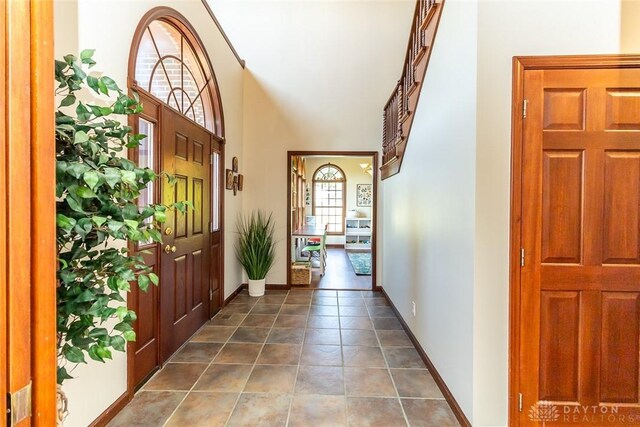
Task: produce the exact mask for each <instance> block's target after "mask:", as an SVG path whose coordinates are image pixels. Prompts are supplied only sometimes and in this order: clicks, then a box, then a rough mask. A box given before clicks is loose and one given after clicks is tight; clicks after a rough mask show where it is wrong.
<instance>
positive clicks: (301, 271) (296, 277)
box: [291, 263, 311, 285]
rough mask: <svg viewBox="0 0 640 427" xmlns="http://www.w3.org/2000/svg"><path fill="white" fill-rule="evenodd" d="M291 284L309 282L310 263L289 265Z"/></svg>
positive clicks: (305, 283)
mask: <svg viewBox="0 0 640 427" xmlns="http://www.w3.org/2000/svg"><path fill="white" fill-rule="evenodd" d="M291 284H292V285H309V284H311V265H309V263H295V264H293V265H292V266H291Z"/></svg>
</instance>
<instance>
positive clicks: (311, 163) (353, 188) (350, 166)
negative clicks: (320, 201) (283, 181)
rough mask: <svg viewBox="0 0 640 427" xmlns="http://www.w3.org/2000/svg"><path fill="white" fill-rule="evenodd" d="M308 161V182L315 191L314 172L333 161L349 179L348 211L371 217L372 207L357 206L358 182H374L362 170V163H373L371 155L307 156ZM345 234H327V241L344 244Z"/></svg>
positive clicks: (307, 211)
mask: <svg viewBox="0 0 640 427" xmlns="http://www.w3.org/2000/svg"><path fill="white" fill-rule="evenodd" d="M305 159H306V162H307V175H306V179H307V184H308V185H309V186H310V187H311V191H312V193H313V174H314V172H315V171H316V170H317V169H318V168H319V167H320V166H322V165H325V164H327V163H331V164H333V165H336V166H338V167H340V169H342V170H343V171H344V174H345V177H346V179H347V185H346V208H345V209H346V211H349V210H352V209H354V210H356V211H357V213H358V216H359V217H362V218H371V211H372V209H371V208H368V207H362V206H357V204H356V200H357V198H356V192H357V188H358V184H372V183H373V177H372V176H371V175H369V174H368V173H366V172H363V171H362V168H361V167H360V163H371V162H372V161H373V159H372V158H371V157H305ZM306 214H307V215H313V209H312V207H308V208H307V209H306ZM344 242H345V236H344V234H343V235H341V236H327V243H328V244H330V245H344Z"/></svg>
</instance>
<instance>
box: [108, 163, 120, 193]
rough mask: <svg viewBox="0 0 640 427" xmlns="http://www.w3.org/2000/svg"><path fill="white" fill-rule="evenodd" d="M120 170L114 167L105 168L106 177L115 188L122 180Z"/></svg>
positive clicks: (110, 185)
mask: <svg viewBox="0 0 640 427" xmlns="http://www.w3.org/2000/svg"><path fill="white" fill-rule="evenodd" d="M120 177H121V174H120V170H119V169H114V168H104V179H105V181H107V184H108V185H109V187H111V188H114V187H115V186H116V184H118V183H119V182H120Z"/></svg>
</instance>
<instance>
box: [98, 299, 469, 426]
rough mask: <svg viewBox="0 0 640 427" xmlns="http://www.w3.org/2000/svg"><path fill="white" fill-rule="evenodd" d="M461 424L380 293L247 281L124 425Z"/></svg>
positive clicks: (139, 399) (155, 381)
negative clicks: (256, 291) (255, 288)
mask: <svg viewBox="0 0 640 427" xmlns="http://www.w3.org/2000/svg"><path fill="white" fill-rule="evenodd" d="M163 425H165V426H186V425H188V426H224V425H227V426H314V427H317V426H332V427H333V426H347V425H348V426H365V425H366V426H381V427H382V426H384V427H393V426H407V425H409V426H434V427H435V426H437V427H445V426H456V425H458V423H457V421H456V419H455V417H454V415H453V413H452V412H451V410H450V409H449V406H448V405H447V402H446V401H445V400H444V398H443V396H442V394H441V392H440V390H439V389H438V387H437V386H436V384H435V382H434V381H433V379H432V377H431V375H430V374H429V372H428V371H427V370H426V368H425V366H424V364H423V362H422V360H421V358H420V356H419V355H418V352H417V351H416V350H415V348H414V347H413V346H412V343H411V341H410V340H409V338H408V336H407V335H406V334H405V332H404V331H403V330H402V325H401V324H400V322H399V321H398V319H397V318H396V316H395V314H394V312H393V310H392V309H391V307H389V306H388V303H387V301H386V299H385V298H384V297H382V295H381V294H379V293H373V292H358V291H329V290H316V291H309V290H292V291H267V294H266V295H265V296H264V297H261V298H252V297H250V296H249V295H248V293H247V292H246V291H242V292H241V293H240V294H239V295H238V296H236V298H235V299H234V300H233V301H232V302H231V304H229V305H228V306H226V307H225V308H224V309H223V310H222V311H221V312H220V313H218V315H216V317H215V318H214V319H213V320H212V321H211V322H209V323H208V324H207V325H205V326H204V327H203V328H202V329H201V330H200V331H199V332H198V333H197V334H196V335H195V336H194V337H193V338H192V339H191V340H190V342H189V343H187V344H186V345H185V347H184V348H183V349H182V350H180V351H179V352H178V353H177V354H176V355H175V356H174V357H173V358H172V359H171V361H170V362H169V363H168V364H166V365H165V367H164V368H163V369H162V370H161V371H159V372H158V373H157V374H156V375H155V376H154V377H153V378H152V379H151V380H150V381H149V382H148V383H147V384H146V385H145V386H144V387H143V388H142V390H141V391H139V392H138V393H137V395H136V397H135V398H134V400H133V401H132V402H131V403H130V404H129V405H128V406H127V407H126V408H125V409H124V410H123V411H122V412H121V413H120V414H119V415H118V416H117V417H116V418H115V419H114V420H113V421H112V422H111V423H110V424H109V426H111V427H115V426H123V427H124V426H149V427H153V426H163Z"/></svg>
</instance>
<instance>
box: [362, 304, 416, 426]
mask: <svg viewBox="0 0 640 427" xmlns="http://www.w3.org/2000/svg"><path fill="white" fill-rule="evenodd" d="M365 305H366V302H365ZM366 307H367V312H368V313H369V318H370V319H371V323H372V324H373V317H371V311H369V306H368V305H366ZM396 319H397V317H396ZM373 331H374V333H375V334H376V339H377V340H378V344H379V345H380V353H382V357H383V359H384V364H385V365H387V373H388V374H389V377H390V378H391V383H392V384H393V388H394V389H395V391H396V398H397V399H398V404H399V405H400V410H401V411H402V416H403V417H404V422H405V423H406V424H407V426H409V427H410V426H411V424H409V418H408V417H407V414H406V412H405V411H404V406H402V400H401V399H400V392H399V391H398V386H396V381H395V380H394V379H393V375H391V367H390V366H389V362H388V361H387V355H386V354H385V353H384V349H383V347H382V341H380V337H379V336H378V329H376V327H375V324H373Z"/></svg>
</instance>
